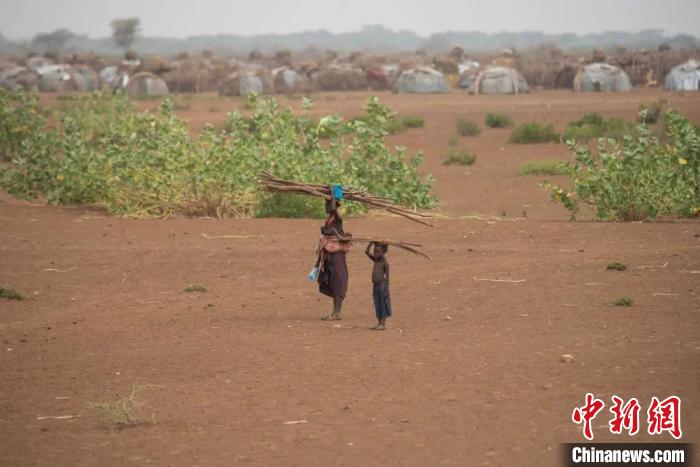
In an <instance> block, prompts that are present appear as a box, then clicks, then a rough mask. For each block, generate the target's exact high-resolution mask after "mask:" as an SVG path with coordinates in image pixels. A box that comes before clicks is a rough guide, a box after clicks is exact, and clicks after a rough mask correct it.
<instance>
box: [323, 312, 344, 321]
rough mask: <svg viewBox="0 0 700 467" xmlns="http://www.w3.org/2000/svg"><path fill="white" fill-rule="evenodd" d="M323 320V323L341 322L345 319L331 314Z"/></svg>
mask: <svg viewBox="0 0 700 467" xmlns="http://www.w3.org/2000/svg"><path fill="white" fill-rule="evenodd" d="M321 319H322V320H323V321H340V320H341V319H343V318H341V317H340V315H336V314H335V313H331V314H330V315H328V316H324V317H323V318H321Z"/></svg>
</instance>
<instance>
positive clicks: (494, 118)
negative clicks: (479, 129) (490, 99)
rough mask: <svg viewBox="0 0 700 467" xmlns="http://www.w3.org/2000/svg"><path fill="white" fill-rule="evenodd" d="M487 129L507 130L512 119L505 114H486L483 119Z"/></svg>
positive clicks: (511, 124) (511, 123)
mask: <svg viewBox="0 0 700 467" xmlns="http://www.w3.org/2000/svg"><path fill="white" fill-rule="evenodd" d="M484 122H485V123H486V126H487V127H489V128H509V127H511V126H513V119H512V118H510V117H509V116H508V115H506V114H501V113H496V112H488V113H487V114H486V118H485V119H484Z"/></svg>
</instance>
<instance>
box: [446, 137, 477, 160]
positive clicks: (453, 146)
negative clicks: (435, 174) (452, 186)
mask: <svg viewBox="0 0 700 467" xmlns="http://www.w3.org/2000/svg"><path fill="white" fill-rule="evenodd" d="M474 162H476V155H475V154H472V153H471V152H469V151H467V150H466V149H463V148H460V147H459V145H458V143H457V140H456V139H452V140H450V143H449V150H448V152H447V156H445V157H444V158H443V160H442V164H443V165H472V164H473V163H474Z"/></svg>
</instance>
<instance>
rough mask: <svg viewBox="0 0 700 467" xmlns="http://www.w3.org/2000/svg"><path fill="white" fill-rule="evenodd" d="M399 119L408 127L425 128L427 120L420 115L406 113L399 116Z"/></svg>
mask: <svg viewBox="0 0 700 467" xmlns="http://www.w3.org/2000/svg"><path fill="white" fill-rule="evenodd" d="M399 121H400V122H401V123H402V124H403V126H405V127H406V128H423V127H424V126H425V120H424V119H423V117H419V116H418V115H404V116H402V117H400V118H399Z"/></svg>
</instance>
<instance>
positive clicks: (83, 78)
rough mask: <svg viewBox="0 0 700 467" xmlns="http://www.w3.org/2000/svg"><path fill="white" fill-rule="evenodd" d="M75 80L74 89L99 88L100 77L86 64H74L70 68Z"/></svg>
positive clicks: (88, 89)
mask: <svg viewBox="0 0 700 467" xmlns="http://www.w3.org/2000/svg"><path fill="white" fill-rule="evenodd" d="M70 73H71V77H72V78H73V81H75V87H76V91H83V92H86V91H96V90H97V89H99V88H100V79H99V77H98V76H97V73H96V72H95V70H93V69H92V68H90V67H89V66H87V65H75V66H73V67H71V70H70Z"/></svg>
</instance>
